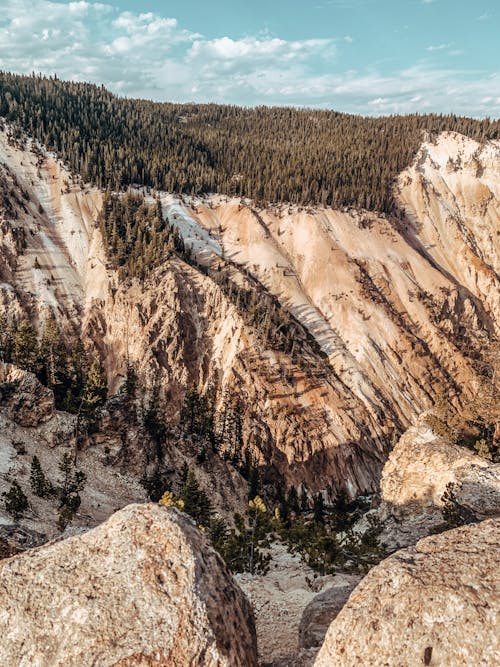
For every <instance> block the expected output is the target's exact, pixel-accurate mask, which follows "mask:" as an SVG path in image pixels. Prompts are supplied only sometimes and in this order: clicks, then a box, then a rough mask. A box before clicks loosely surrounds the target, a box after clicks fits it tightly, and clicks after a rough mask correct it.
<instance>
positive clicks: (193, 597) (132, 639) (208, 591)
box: [0, 505, 257, 667]
mask: <svg viewBox="0 0 500 667" xmlns="http://www.w3.org/2000/svg"><path fill="white" fill-rule="evenodd" d="M0 627H1V628H2V642H1V644H0V664H2V665H19V666H20V667H24V666H27V665H36V666H37V667H57V666H60V667H62V666H63V665H64V667H86V666H87V665H88V666H90V665H92V666H93V667H104V666H110V667H111V665H120V666H122V667H124V666H125V665H126V666H127V667H135V666H139V665H141V667H142V666H144V667H146V666H150V667H153V665H154V666H155V667H162V666H164V667H187V666H188V665H190V666H193V667H195V666H200V667H201V666H203V667H216V666H217V667H223V666H224V667H256V665H257V648H256V638H255V629H254V621H253V615H252V612H251V609H250V606H249V603H248V601H247V599H246V598H245V596H244V595H243V593H242V592H241V591H240V589H239V588H238V587H237V585H236V584H235V583H234V582H233V580H232V578H231V576H230V575H229V573H228V571H227V569H226V567H225V565H224V563H223V561H222V560H221V558H220V557H219V556H218V555H217V554H216V553H215V552H214V551H213V549H212V548H211V547H209V546H208V544H207V542H206V540H205V538H204V537H203V536H202V535H201V533H200V532H199V531H198V530H197V529H196V528H195V526H194V523H193V522H192V521H191V520H190V519H188V518H187V517H185V516H184V515H182V514H181V513H179V512H178V511H177V510H174V509H167V508H163V507H160V506H158V505H130V506H128V507H127V508H125V509H124V510H121V511H120V512H117V513H116V514H115V515H113V516H112V517H111V518H110V519H109V520H108V521H107V522H106V523H104V524H102V525H101V526H99V527H98V528H95V529H93V530H91V531H89V532H87V533H85V534H83V535H81V536H76V537H72V538H69V539H67V540H64V541H60V542H53V543H50V544H48V545H47V546H44V547H41V548H39V549H35V550H33V551H31V552H26V553H25V554H22V555H18V556H15V557H13V558H11V559H8V560H5V561H2V562H1V563H0Z"/></svg>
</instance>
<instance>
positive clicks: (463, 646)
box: [314, 519, 500, 667]
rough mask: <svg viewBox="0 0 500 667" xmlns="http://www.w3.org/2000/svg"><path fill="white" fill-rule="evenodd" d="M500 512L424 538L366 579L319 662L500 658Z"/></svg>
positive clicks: (481, 662) (328, 665)
mask: <svg viewBox="0 0 500 667" xmlns="http://www.w3.org/2000/svg"><path fill="white" fill-rule="evenodd" d="M499 545H500V520H499V519H489V520H487V521H484V522H482V523H480V524H475V525H470V526H464V527H461V528H457V529H455V530H451V531H448V532H446V533H442V534H441V535H435V536H433V537H428V538H426V539H424V540H421V541H420V542H419V543H418V544H417V545H416V546H415V547H411V548H409V549H405V550H403V551H400V552H398V553H396V554H394V555H393V556H391V557H389V558H387V559H386V560H384V561H383V562H382V563H380V565H378V566H377V567H375V568H374V569H373V570H371V572H370V573H369V574H368V575H367V576H366V577H365V579H363V581H362V582H361V583H360V585H359V586H358V587H357V588H356V589H355V591H354V592H353V593H352V595H351V597H350V599H349V601H348V602H347V604H346V605H345V607H344V608H343V609H342V611H341V612H340V614H339V615H338V616H337V618H336V619H335V621H334V622H333V623H332V624H331V626H330V628H329V630H328V633H327V636H326V639H325V642H324V644H323V647H322V648H321V651H320V653H319V655H318V658H317V659H316V662H315V663H314V667H333V666H335V667H351V666H352V667H354V666H356V667H357V666H359V665H370V667H378V666H380V667H382V666H387V665H405V666H409V667H410V666H411V667H413V666H415V667H416V666H417V665H434V666H436V667H438V666H439V667H450V666H451V665H453V667H462V666H463V667H470V666H471V665H474V666H475V667H476V666H477V667H490V666H491V665H497V664H499V661H500V640H499V633H498V627H499V623H500V577H499V573H498V562H499V558H500V547H499Z"/></svg>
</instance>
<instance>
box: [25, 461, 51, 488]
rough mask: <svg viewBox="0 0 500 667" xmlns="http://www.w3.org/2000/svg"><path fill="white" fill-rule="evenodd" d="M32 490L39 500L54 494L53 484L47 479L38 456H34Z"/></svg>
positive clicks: (31, 475)
mask: <svg viewBox="0 0 500 667" xmlns="http://www.w3.org/2000/svg"><path fill="white" fill-rule="evenodd" d="M30 485H31V490H32V491H33V493H34V494H35V496H38V497H39V498H46V497H47V496H50V495H51V494H52V493H53V487H52V484H51V483H50V482H49V481H48V479H47V478H46V477H45V474H44V472H43V470H42V466H41V464H40V460H39V458H38V456H33V459H32V461H31V472H30Z"/></svg>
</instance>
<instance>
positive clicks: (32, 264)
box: [0, 133, 500, 496]
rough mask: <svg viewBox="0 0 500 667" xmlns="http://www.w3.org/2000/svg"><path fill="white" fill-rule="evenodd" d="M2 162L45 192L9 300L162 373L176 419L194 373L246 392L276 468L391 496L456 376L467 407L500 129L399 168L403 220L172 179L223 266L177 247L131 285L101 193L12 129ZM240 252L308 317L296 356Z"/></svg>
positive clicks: (17, 255)
mask: <svg viewBox="0 0 500 667" xmlns="http://www.w3.org/2000/svg"><path fill="white" fill-rule="evenodd" d="M0 161H1V162H2V163H3V164H4V165H5V167H2V169H4V171H5V173H3V172H2V173H1V174H0V177H2V178H4V180H5V181H6V183H7V186H6V188H5V191H6V193H9V192H10V191H11V190H12V189H13V188H15V187H16V186H15V185H14V184H15V183H17V184H18V186H19V187H21V188H22V189H23V192H24V193H25V194H26V196H27V197H28V199H26V204H25V205H24V207H20V205H19V204H18V203H17V204H16V203H15V202H13V203H12V206H11V207H10V208H11V210H10V212H9V210H7V209H6V210H1V211H0V223H1V224H0V314H1V312H3V311H5V312H8V313H9V314H10V313H15V314H16V316H17V317H22V316H23V315H24V316H29V317H30V318H31V319H34V320H37V322H38V323H40V322H41V321H43V319H44V317H45V315H46V314H47V312H49V311H51V312H54V313H55V315H56V316H57V318H58V319H59V321H60V323H61V326H62V328H63V329H64V330H65V331H67V332H75V331H76V332H77V333H78V335H81V336H82V338H83V339H84V340H85V341H86V342H88V343H90V345H91V346H93V347H94V348H95V349H97V350H98V351H99V353H100V355H101V358H102V359H103V360H105V364H106V370H107V375H108V385H109V387H110V389H111V391H115V390H116V389H117V388H118V386H119V384H120V383H121V382H122V380H123V374H124V373H125V370H126V359H127V358H129V359H130V361H131V362H132V363H133V364H134V365H135V366H136V367H137V370H138V373H139V376H140V378H141V380H142V382H143V383H144V384H145V385H148V384H149V385H151V384H152V381H153V380H157V381H158V382H159V383H160V384H161V387H162V393H163V395H164V396H165V397H167V400H166V403H167V405H168V415H167V416H168V417H169V418H172V420H173V421H175V419H176V418H177V416H178V414H179V408H180V406H181V405H182V402H183V398H184V395H185V391H186V387H196V388H197V389H198V391H200V392H201V393H204V392H205V391H207V390H208V388H211V389H210V390H211V391H212V388H213V390H214V391H215V392H216V395H217V399H218V401H219V405H218V407H219V408H220V407H221V404H222V397H223V395H224V393H225V392H228V393H229V394H231V395H232V396H235V397H236V396H237V397H238V398H239V399H240V400H241V402H242V403H243V404H244V405H245V406H247V411H246V414H245V419H244V428H243V430H244V435H245V440H246V444H248V446H249V448H251V449H252V453H253V454H254V456H255V458H256V459H257V460H258V462H259V464H260V466H262V468H263V469H266V470H267V471H269V473H270V475H271V476H276V475H277V476H279V477H281V478H282V479H284V480H285V482H286V483H288V484H291V483H293V484H294V485H296V486H297V485H298V484H299V483H301V482H302V481H305V482H306V483H307V484H308V487H309V489H310V490H311V491H313V492H315V491H317V490H319V489H326V487H327V486H328V485H332V486H333V487H334V488H341V487H344V488H345V489H346V490H347V491H348V493H349V495H351V496H355V495H357V494H358V493H360V492H363V491H369V490H372V491H373V490H375V489H376V488H377V485H378V482H379V478H380V473H381V470H382V467H383V464H384V461H385V459H386V456H387V451H388V448H389V444H390V442H392V440H393V438H394V436H395V435H396V434H400V433H402V432H403V431H404V430H405V429H406V428H408V427H409V426H410V425H411V423H412V420H413V419H414V418H415V417H416V416H417V415H418V414H420V413H421V412H422V411H423V410H426V409H429V408H430V407H431V406H432V404H433V403H434V402H435V400H436V397H437V395H438V394H440V393H441V392H442V390H443V389H444V390H445V392H447V393H448V395H449V396H454V397H457V398H456V399H454V400H455V404H456V405H455V407H456V408H457V409H460V402H461V403H462V404H463V403H464V402H466V401H467V400H468V399H469V398H470V397H471V395H473V393H474V388H475V386H476V383H477V381H478V373H477V370H476V368H475V366H474V364H473V363H472V361H471V360H472V359H473V358H474V357H476V356H480V354H481V350H482V348H483V347H485V345H486V343H487V342H488V340H489V339H491V338H492V336H493V334H494V332H495V331H497V333H498V313H499V312H500V302H499V297H498V295H499V294H500V284H499V282H498V266H499V258H498V251H497V245H498V244H497V240H498V236H497V235H498V232H499V228H500V214H499V209H500V190H499V185H498V183H499V180H498V170H499V165H500V145H499V143H498V142H491V143H488V144H487V145H486V146H480V145H479V144H477V143H476V142H474V141H471V140H469V139H467V138H466V137H461V136H459V135H453V134H450V133H446V134H443V135H442V136H441V137H439V139H438V140H437V141H436V142H435V143H428V142H427V143H425V144H424V145H423V147H422V150H421V152H420V153H419V156H418V159H417V160H416V162H415V164H414V165H413V166H412V167H411V168H410V169H409V170H407V171H405V172H404V174H402V175H401V178H400V179H399V182H398V197H399V200H400V202H401V205H402V207H403V208H404V209H405V211H406V217H405V216H404V215H403V219H402V220H399V219H398V220H391V219H389V218H388V217H387V216H384V215H377V214H376V213H368V212H366V211H355V210H342V211H338V210H330V209H324V208H322V207H318V208H316V209H312V208H311V209H298V208H297V207H293V206H288V205H286V206H285V205H283V206H273V207H269V208H267V209H265V210H261V209H256V208H255V206H254V205H253V204H252V203H251V202H244V203H241V202H240V200H239V199H237V200H236V199H227V198H224V197H218V196H214V197H212V198H210V199H209V200H208V201H207V200H196V201H195V200H192V201H190V202H188V203H186V202H184V203H181V202H180V201H179V200H177V199H175V198H174V197H172V196H171V195H168V194H166V193H159V195H160V197H161V201H162V205H163V209H164V212H165V214H166V216H168V218H169V221H170V222H171V223H172V224H173V225H175V226H176V227H177V228H178V229H179V231H180V233H181V235H182V236H183V238H184V241H185V243H186V245H187V246H188V247H191V248H192V250H193V256H194V257H195V258H196V259H197V260H198V261H199V262H200V263H202V264H204V266H205V267H206V271H205V272H202V271H200V270H198V269H197V268H196V267H193V266H190V265H187V264H186V263H185V262H183V261H181V260H180V259H179V258H178V257H172V258H170V259H168V260H166V261H165V262H164V264H162V266H160V267H158V269H156V270H155V271H153V272H152V273H151V276H150V277H149V278H148V279H147V280H146V281H144V283H139V282H138V281H137V282H134V281H131V282H130V283H125V282H120V281H119V280H118V277H117V274H116V272H114V271H113V270H111V268H110V266H109V264H108V263H107V259H106V253H105V249H104V248H103V244H102V239H101V237H100V233H99V230H98V228H97V226H96V225H95V220H96V218H97V215H98V213H99V210H100V207H101V205H102V196H101V193H100V192H99V191H97V190H96V189H92V188H88V187H82V186H81V184H80V183H79V182H77V181H75V180H72V178H71V175H70V174H68V173H67V172H66V171H65V169H64V167H63V166H62V165H61V164H60V163H59V162H58V161H57V160H55V159H54V157H53V156H51V155H46V156H45V159H44V160H43V161H42V162H43V163H42V164H39V161H38V160H37V158H35V156H34V155H33V154H32V153H30V152H29V151H28V150H25V151H20V150H19V149H17V148H16V147H14V146H12V145H9V143H8V141H7V140H6V135H5V133H0ZM2 174H3V176H2ZM4 208H5V207H4ZM12 211H15V213H16V215H14V214H13V212H12ZM19 239H21V240H22V243H20V240H19ZM36 260H38V261H36ZM223 262H226V263H227V267H229V269H230V274H231V280H232V283H231V284H237V285H240V286H241V285H248V284H251V285H252V286H253V288H252V289H253V291H254V292H257V295H258V296H257V300H259V298H260V296H261V295H263V294H264V293H267V294H268V295H271V296H272V297H273V298H275V299H277V301H278V302H279V303H280V304H281V305H282V306H283V307H284V310H285V311H287V313H288V314H285V318H284V320H283V322H282V323H280V327H283V326H285V327H288V326H289V322H288V320H287V318H289V317H290V315H291V316H293V317H294V318H295V322H298V323H300V327H301V329H300V335H297V336H295V335H294V348H293V351H292V352H289V353H287V352H284V351H282V350H280V349H276V347H274V348H273V346H272V345H271V344H267V343H264V342H263V336H262V328H263V325H262V324H260V325H258V324H256V323H255V321H251V320H249V318H248V313H247V311H248V309H247V308H246V307H242V306H241V304H240V302H239V299H237V298H235V296H234V290H232V291H231V290H228V289H227V286H226V289H224V288H223V285H222V283H221V281H220V280H219V281H218V279H217V277H219V278H220V275H221V274H220V273H219V272H218V271H217V268H218V267H219V265H221V264H222V263H223ZM227 267H226V268H227ZM205 274H208V275H205ZM245 281H251V283H248V282H245ZM63 287H64V289H63ZM266 326H267V325H266ZM273 326H277V325H274V324H273ZM297 330H298V328H297ZM124 332H125V333H126V335H124ZM306 334H307V335H306ZM311 339H312V340H313V342H314V341H315V343H316V345H315V346H314V347H313V346H311V345H309V344H308V345H306V344H304V341H306V343H307V342H309V343H310V342H311ZM318 348H320V349H321V351H322V354H319V352H318ZM139 452H140V448H139ZM130 453H131V452H130V448H129V451H128V452H127V454H130ZM136 453H137V448H136Z"/></svg>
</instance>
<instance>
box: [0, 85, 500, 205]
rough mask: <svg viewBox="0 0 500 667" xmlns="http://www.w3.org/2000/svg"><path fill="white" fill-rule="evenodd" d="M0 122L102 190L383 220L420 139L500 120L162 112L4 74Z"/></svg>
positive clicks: (495, 128)
mask: <svg viewBox="0 0 500 667" xmlns="http://www.w3.org/2000/svg"><path fill="white" fill-rule="evenodd" d="M0 116H1V117H3V118H5V119H6V121H7V122H8V123H9V124H11V125H14V126H17V127H18V128H19V130H22V131H24V132H26V133H27V134H28V135H30V136H32V137H34V138H35V139H37V140H38V141H39V142H40V143H42V144H45V145H46V146H47V147H48V148H49V149H51V150H53V151H55V152H56V153H58V154H59V156H60V157H61V158H62V159H63V160H64V161H65V162H66V163H67V164H68V165H69V166H70V167H71V169H72V170H73V171H74V172H76V173H79V174H81V176H82V178H83V179H84V180H85V181H89V182H92V183H94V184H95V185H97V186H99V187H102V188H106V187H109V188H111V189H114V190H120V189H123V188H126V187H127V186H128V185H130V184H132V183H134V184H143V185H146V186H151V187H153V188H156V189H161V190H166V191H169V192H174V193H187V194H204V193H209V192H220V193H223V194H228V195H235V196H244V197H250V198H252V199H254V200H255V201H257V202H259V203H268V202H278V201H280V202H292V203H296V204H322V205H327V206H333V207H342V206H354V207H360V208H367V209H371V210H379V211H385V212H390V211H392V210H393V208H394V201H393V197H392V185H393V182H394V178H395V177H396V175H397V174H398V173H399V172H400V171H402V170H403V169H404V168H405V167H407V166H408V165H409V164H410V163H411V161H412V159H413V158H414V156H415V154H416V152H417V150H418V147H419V145H420V144H421V142H422V139H423V136H424V134H423V133H424V131H426V132H428V133H430V134H431V136H432V135H434V134H436V133H438V132H441V131H444V130H453V131H457V132H460V133H463V134H465V135H467V136H469V137H472V138H474V139H476V140H479V141H484V140H487V139H498V138H500V121H499V120H494V121H490V120H488V119H487V120H482V121H479V120H474V119H471V118H461V117H457V116H454V115H448V116H443V115H434V114H430V115H418V114H412V115H407V116H389V117H383V118H364V117H362V116H354V115H349V114H343V113H338V112H335V111H317V110H314V111H313V110H309V109H295V108H278V107H257V108H252V109H248V108H240V107H236V106H222V105H216V104H171V103H157V102H149V101H145V100H132V99H125V98H120V97H116V96H115V95H113V94H111V93H110V92H109V91H107V90H106V89H105V88H104V87H103V86H96V85H93V84H87V83H71V82H64V81H60V80H59V79H57V78H55V77H54V78H46V77H42V76H34V75H33V76H20V75H14V74H9V73H5V72H0Z"/></svg>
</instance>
